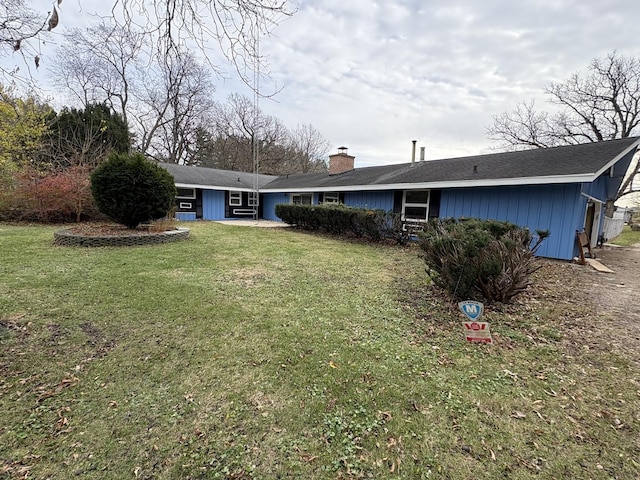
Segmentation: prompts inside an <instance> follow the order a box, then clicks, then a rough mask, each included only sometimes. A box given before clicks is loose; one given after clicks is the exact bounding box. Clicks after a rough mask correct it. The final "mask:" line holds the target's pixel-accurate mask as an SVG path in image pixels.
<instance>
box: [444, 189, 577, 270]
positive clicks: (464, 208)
mask: <svg viewBox="0 0 640 480" xmlns="http://www.w3.org/2000/svg"><path fill="white" fill-rule="evenodd" d="M583 199H584V197H583V196H581V195H580V185H578V184H568V185H530V186H522V187H483V188H473V189H470V188H456V189H449V190H443V191H442V199H441V204H440V217H441V218H447V217H452V218H460V217H466V218H483V219H488V218H491V219H495V220H508V221H510V222H512V223H515V224H517V225H520V226H523V227H528V228H529V229H530V230H531V231H532V232H535V231H536V230H549V231H550V232H551V235H550V237H549V238H547V239H546V240H545V241H544V243H543V244H542V246H541V247H540V249H539V250H538V255H541V256H544V257H551V258H561V259H566V260H570V259H571V258H573V256H574V249H575V231H576V230H577V229H580V228H582V224H583V223H584V207H585V205H586V201H583ZM584 200H586V199H584Z"/></svg>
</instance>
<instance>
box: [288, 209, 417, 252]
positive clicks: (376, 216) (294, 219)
mask: <svg viewBox="0 0 640 480" xmlns="http://www.w3.org/2000/svg"><path fill="white" fill-rule="evenodd" d="M275 213H276V215H277V216H278V217H280V218H281V219H282V221H283V222H285V223H287V224H289V225H293V226H295V227H297V228H300V229H303V230H322V231H325V232H328V233H331V234H335V235H353V236H355V237H359V238H363V237H364V238H368V239H370V240H372V241H376V242H377V241H380V240H383V239H391V240H393V241H395V242H397V243H401V244H404V243H406V242H407V240H408V234H407V233H406V232H404V231H403V230H402V222H401V221H400V214H397V213H392V212H386V211H384V210H371V209H366V208H352V207H346V206H344V205H292V204H285V203H283V204H278V205H276V209H275Z"/></svg>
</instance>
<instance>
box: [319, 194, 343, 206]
mask: <svg viewBox="0 0 640 480" xmlns="http://www.w3.org/2000/svg"><path fill="white" fill-rule="evenodd" d="M322 203H340V194H339V193H338V192H327V193H325V194H324V200H323V201H322Z"/></svg>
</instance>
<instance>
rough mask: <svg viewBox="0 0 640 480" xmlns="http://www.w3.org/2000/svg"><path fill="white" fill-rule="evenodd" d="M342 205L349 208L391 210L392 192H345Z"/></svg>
mask: <svg viewBox="0 0 640 480" xmlns="http://www.w3.org/2000/svg"><path fill="white" fill-rule="evenodd" d="M344 204H345V205H347V206H349V207H356V208H370V209H372V210H378V209H380V210H387V211H389V210H393V191H392V190H384V191H379V192H378V191H374V192H345V193H344Z"/></svg>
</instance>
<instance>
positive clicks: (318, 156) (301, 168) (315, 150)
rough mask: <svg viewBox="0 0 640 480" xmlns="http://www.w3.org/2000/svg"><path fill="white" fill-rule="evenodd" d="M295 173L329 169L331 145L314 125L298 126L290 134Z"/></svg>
mask: <svg viewBox="0 0 640 480" xmlns="http://www.w3.org/2000/svg"><path fill="white" fill-rule="evenodd" d="M290 142H291V149H292V150H293V152H294V162H295V165H292V166H293V167H294V168H295V170H294V171H295V172H300V173H309V172H322V171H325V170H326V169H327V161H326V158H327V154H328V153H329V149H330V148H331V143H330V142H329V140H327V139H326V138H325V137H324V136H323V135H322V134H321V133H320V131H319V130H316V129H315V128H314V127H313V125H311V124H309V125H298V127H297V128H296V129H295V130H293V131H292V132H291V134H290Z"/></svg>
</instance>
